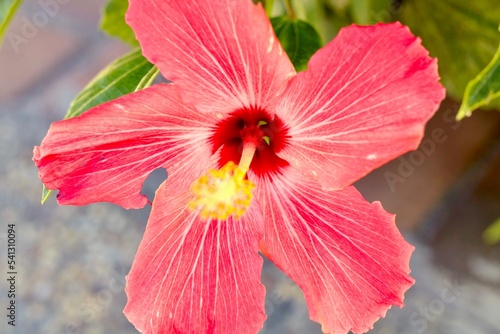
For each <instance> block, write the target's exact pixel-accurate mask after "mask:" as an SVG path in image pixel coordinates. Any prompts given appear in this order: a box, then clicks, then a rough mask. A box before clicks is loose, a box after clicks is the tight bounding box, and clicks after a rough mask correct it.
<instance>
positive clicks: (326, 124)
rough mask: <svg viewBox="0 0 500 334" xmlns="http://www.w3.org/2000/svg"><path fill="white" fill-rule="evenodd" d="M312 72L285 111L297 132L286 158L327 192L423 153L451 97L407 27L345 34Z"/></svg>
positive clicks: (297, 82) (296, 84) (313, 63)
mask: <svg viewBox="0 0 500 334" xmlns="http://www.w3.org/2000/svg"><path fill="white" fill-rule="evenodd" d="M308 66H309V69H308V71H306V72H301V73H299V74H298V75H297V76H296V77H295V78H293V79H292V80H291V82H290V85H289V87H288V88H287V91H286V93H285V97H284V98H283V100H282V103H281V104H280V105H279V106H278V107H277V112H276V113H277V114H278V115H279V116H280V117H281V118H282V119H284V120H286V121H287V124H288V125H289V127H290V130H289V135H290V142H289V145H287V147H286V148H285V149H284V150H283V151H282V152H280V156H281V157H282V158H283V159H285V160H287V161H288V162H289V163H291V164H292V165H293V166H295V167H297V168H299V169H300V170H301V171H302V172H303V173H304V174H306V175H309V176H312V177H314V178H316V179H317V180H318V181H319V182H320V183H321V184H322V186H323V188H325V189H331V190H333V189H341V188H343V187H345V186H348V185H350V184H352V183H353V182H354V181H356V180H358V179H359V178H361V177H363V176H364V175H366V174H367V173H369V172H370V171H371V170H373V169H374V168H377V167H379V166H381V165H382V164H384V163H386V162H387V161H389V160H392V159H394V158H395V157H397V156H399V155H401V154H403V153H405V152H407V151H410V150H412V149H415V148H417V147H418V144H419V142H420V140H421V139H422V136H423V130H424V125H425V122H426V121H427V120H428V119H429V118H430V117H431V116H432V115H433V114H434V112H435V111H436V110H437V108H438V106H439V104H440V101H441V100H442V99H443V98H444V96H445V91H444V88H443V87H442V86H441V85H440V84H439V82H438V80H439V76H438V73H437V63H436V61H435V60H434V59H432V58H430V57H429V56H428V52H427V51H426V50H425V49H424V48H423V47H422V45H421V43H420V40H419V39H418V38H416V37H414V36H413V35H412V34H411V32H410V31H409V30H408V28H407V27H404V26H402V25H401V24H400V23H393V24H378V25H376V26H369V27H360V26H354V25H353V26H350V27H347V28H344V29H342V30H341V31H340V33H339V34H338V36H337V37H336V38H335V39H334V40H333V41H332V42H331V43H329V44H328V45H326V46H325V47H323V48H322V49H320V50H319V51H318V52H317V53H316V54H315V55H314V56H313V57H312V58H311V60H310V62H309V65H308Z"/></svg>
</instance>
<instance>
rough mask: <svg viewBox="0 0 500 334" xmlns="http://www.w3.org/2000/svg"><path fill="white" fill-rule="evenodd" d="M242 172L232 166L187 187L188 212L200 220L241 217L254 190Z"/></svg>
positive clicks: (229, 164) (216, 171)
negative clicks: (190, 194) (190, 197)
mask: <svg viewBox="0 0 500 334" xmlns="http://www.w3.org/2000/svg"><path fill="white" fill-rule="evenodd" d="M252 155H253V153H252ZM246 172H247V170H246V169H242V168H240V167H238V166H236V165H235V164H234V163H233V162H228V163H227V164H225V165H224V166H223V167H222V168H221V169H218V170H215V169H211V170H209V171H208V173H207V174H205V175H202V176H201V177H200V178H198V179H197V180H196V181H195V182H194V183H193V184H192V185H191V191H192V192H193V194H194V199H193V200H191V202H189V208H190V209H192V210H200V211H199V212H200V217H201V218H202V219H210V218H211V219H220V220H224V219H227V218H229V217H230V216H233V215H234V216H235V217H236V218H239V217H241V216H242V215H243V214H244V213H245V211H246V209H247V208H248V207H249V206H250V202H251V200H252V190H253V188H254V187H255V185H254V184H253V183H252V181H250V180H248V179H245V175H246Z"/></svg>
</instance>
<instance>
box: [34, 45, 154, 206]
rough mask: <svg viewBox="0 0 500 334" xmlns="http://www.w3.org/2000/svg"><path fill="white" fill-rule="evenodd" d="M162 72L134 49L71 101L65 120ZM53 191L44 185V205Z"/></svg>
mask: <svg viewBox="0 0 500 334" xmlns="http://www.w3.org/2000/svg"><path fill="white" fill-rule="evenodd" d="M158 73H159V72H158V69H156V67H154V66H153V64H151V63H150V62H148V61H147V59H146V58H144V57H143V56H142V54H141V50H140V49H137V50H134V51H132V52H130V53H128V54H126V55H125V56H123V57H121V58H119V59H117V60H115V61H114V62H112V63H111V64H109V65H108V66H107V67H106V68H105V69H103V70H102V71H101V72H100V73H99V74H97V76H96V77H95V78H94V79H92V81H91V82H90V83H89V84H88V85H87V86H86V87H85V88H84V89H83V90H82V91H81V92H80V93H79V94H78V96H77V97H76V98H75V99H74V100H73V102H71V105H70V107H69V110H68V112H67V113H66V116H65V117H64V118H65V119H67V118H72V117H76V116H79V115H81V114H82V113H83V112H84V111H86V110H88V109H90V108H92V107H95V106H97V105H99V104H102V103H104V102H108V101H111V100H114V99H116V98H118V97H120V96H123V95H125V94H128V93H132V92H135V91H138V90H141V89H144V88H146V87H149V86H151V84H152V83H153V81H154V79H155V78H156V76H157V75H158ZM51 193H52V190H48V189H47V188H46V187H45V186H43V190H42V204H44V203H45V201H47V199H48V198H49V197H50V195H51Z"/></svg>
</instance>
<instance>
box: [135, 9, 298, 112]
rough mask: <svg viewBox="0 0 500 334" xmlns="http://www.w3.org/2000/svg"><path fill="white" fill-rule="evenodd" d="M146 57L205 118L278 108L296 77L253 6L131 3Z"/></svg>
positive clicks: (263, 15)
mask: <svg viewBox="0 0 500 334" xmlns="http://www.w3.org/2000/svg"><path fill="white" fill-rule="evenodd" d="M127 22H128V23H129V24H130V26H131V27H132V28H133V29H134V31H135V33H136V36H137V39H138V40H139V42H140V43H141V47H142V50H143V53H144V55H145V57H146V58H148V59H149V60H150V61H151V62H152V63H154V64H155V65H156V66H157V67H158V68H159V69H160V71H161V72H162V74H163V75H164V76H165V77H166V78H168V79H170V80H172V81H174V82H175V83H176V84H179V85H182V87H183V99H185V100H186V101H189V102H191V103H193V104H195V105H196V107H197V108H198V109H199V110H201V111H216V112H222V113H223V112H230V111H234V110H236V109H239V108H242V107H245V106H246V107H250V106H259V107H262V108H265V109H266V108H268V107H269V106H272V105H273V103H274V102H273V101H274V100H275V99H276V97H277V95H278V94H279V92H280V91H282V90H283V89H284V86H285V84H286V80H287V79H288V78H289V77H290V76H293V75H294V74H295V70H294V68H293V65H292V64H291V62H290V60H289V59H288V56H287V55H286V53H285V52H283V50H282V48H281V45H280V43H279V41H278V39H277V38H276V36H275V34H274V31H273V28H272V26H271V23H270V22H269V19H268V18H267V16H266V13H265V11H264V10H263V8H262V6H261V5H260V4H259V5H254V4H252V2H251V1H249V0H220V1H213V0H199V1H184V0H172V1H164V0H147V1H146V0H130V6H129V9H128V12H127Z"/></svg>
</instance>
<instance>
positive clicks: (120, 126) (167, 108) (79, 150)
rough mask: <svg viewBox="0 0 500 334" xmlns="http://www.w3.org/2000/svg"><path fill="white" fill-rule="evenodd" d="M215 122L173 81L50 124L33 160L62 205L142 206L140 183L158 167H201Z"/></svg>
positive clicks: (208, 148)
mask: <svg viewBox="0 0 500 334" xmlns="http://www.w3.org/2000/svg"><path fill="white" fill-rule="evenodd" d="M216 122H217V120H216V119H215V117H213V116H211V115H209V114H200V113H198V112H196V111H195V110H193V109H191V108H188V107H187V106H185V105H184V104H183V103H182V102H181V101H180V99H179V94H178V92H177V89H176V87H174V86H173V85H157V86H153V87H150V88H149V89H146V90H143V91H139V92H137V93H134V94H130V95H125V96H123V97H121V98H119V99H116V100H114V101H111V102H109V103H106V104H102V105H99V106H97V107H95V108H93V109H91V110H89V111H87V112H85V113H83V114H82V115H81V116H80V117H77V118H72V119H69V120H64V121H59V122H55V123H53V124H52V126H51V127H50V130H49V132H48V134H47V136H46V137H45V138H44V140H43V141H42V144H41V145H40V147H35V150H34V157H33V160H34V161H35V164H36V165H37V167H38V169H39V176H40V178H41V180H42V182H43V183H44V184H45V185H46V187H47V188H48V189H59V194H58V196H57V198H58V202H59V204H73V205H85V204H89V203H94V202H112V203H116V204H118V205H121V206H123V207H125V208H141V207H143V206H144V205H145V204H146V203H147V198H146V196H144V195H141V193H140V191H141V187H142V184H143V182H144V180H145V179H146V178H147V177H148V175H149V174H150V173H151V172H152V171H153V170H154V169H156V168H159V167H164V168H167V169H169V168H170V167H172V166H174V165H185V166H186V168H187V169H188V170H190V172H192V173H198V175H199V174H200V173H201V170H203V168H205V165H206V163H207V162H208V159H209V157H210V153H211V152H210V150H211V146H210V143H209V140H208V138H209V137H210V136H211V130H210V125H211V124H215V123H216ZM188 167H189V168H188ZM188 186H189V185H188V184H185V187H188Z"/></svg>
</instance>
